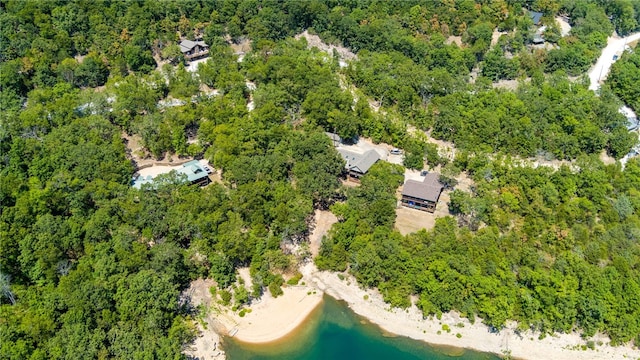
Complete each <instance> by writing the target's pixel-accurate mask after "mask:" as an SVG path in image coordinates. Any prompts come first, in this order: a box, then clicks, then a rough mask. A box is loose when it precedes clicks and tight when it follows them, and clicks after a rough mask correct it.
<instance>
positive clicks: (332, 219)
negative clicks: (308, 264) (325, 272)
mask: <svg viewBox="0 0 640 360" xmlns="http://www.w3.org/2000/svg"><path fill="white" fill-rule="evenodd" d="M337 222H338V218H337V217H336V216H335V215H333V213H332V212H331V211H328V210H316V212H315V214H314V227H313V231H312V232H311V235H309V250H311V256H312V257H316V256H318V252H319V251H320V244H321V243H322V237H323V236H324V235H326V234H327V233H328V232H329V230H330V229H331V226H333V224H335V223H337Z"/></svg>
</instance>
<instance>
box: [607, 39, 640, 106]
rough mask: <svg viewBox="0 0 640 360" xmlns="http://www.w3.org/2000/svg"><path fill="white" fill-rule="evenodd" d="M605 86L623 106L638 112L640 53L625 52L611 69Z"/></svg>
mask: <svg viewBox="0 0 640 360" xmlns="http://www.w3.org/2000/svg"><path fill="white" fill-rule="evenodd" d="M607 84H608V85H609V86H610V87H611V89H612V90H613V92H614V93H615V94H616V95H618V96H619V97H620V99H622V101H624V103H625V104H627V105H628V106H629V107H630V108H632V109H633V110H634V111H635V112H636V113H637V112H640V52H638V51H635V52H633V53H629V52H625V53H624V54H623V55H622V57H621V58H620V59H619V60H618V61H616V62H615V63H614V64H613V66H612V67H611V74H609V77H608V78H607Z"/></svg>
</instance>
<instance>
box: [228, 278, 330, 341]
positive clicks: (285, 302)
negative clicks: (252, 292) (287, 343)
mask: <svg viewBox="0 0 640 360" xmlns="http://www.w3.org/2000/svg"><path fill="white" fill-rule="evenodd" d="M283 291H284V295H282V296H279V297H277V298H273V297H272V296H271V295H270V294H265V295H264V296H263V298H262V300H261V301H260V303H258V304H254V305H252V306H251V310H252V311H251V312H250V313H248V314H246V315H245V316H244V318H240V317H238V320H239V321H238V325H237V326H236V327H235V328H234V329H232V330H231V331H235V334H234V335H233V337H234V338H235V339H237V340H239V341H243V342H249V343H266V342H272V341H275V340H278V339H280V338H282V337H284V336H286V335H288V334H289V333H291V332H292V331H293V330H295V329H296V328H297V327H298V326H300V325H301V324H302V323H303V322H304V321H305V320H306V319H307V317H308V316H309V314H311V312H312V311H313V310H314V309H315V308H316V307H317V306H318V305H320V303H321V302H322V293H321V292H320V291H317V290H315V289H312V288H310V287H307V286H295V287H288V288H284V289H283Z"/></svg>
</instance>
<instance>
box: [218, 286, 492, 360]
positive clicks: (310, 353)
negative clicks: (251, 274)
mask: <svg viewBox="0 0 640 360" xmlns="http://www.w3.org/2000/svg"><path fill="white" fill-rule="evenodd" d="M439 336H452V335H451V334H446V335H445V334H443V335H439ZM224 348H225V350H226V352H227V359H229V360H249V359H251V360H276V359H277V360H288V359H296V360H321V359H322V360H325V359H331V360H343V359H344V360H354V359H366V360H378V359H380V360H382V359H385V360H387V359H393V360H452V359H456V360H498V359H499V357H497V356H495V355H493V354H486V353H479V352H474V351H470V350H464V349H459V348H441V347H433V346H429V345H427V344H426V343H424V342H421V341H415V340H411V339H409V338H405V337H398V336H389V335H388V334H384V333H383V331H382V330H381V329H380V328H379V327H377V326H375V325H372V324H369V323H368V322H366V321H365V319H363V318H362V317H360V316H358V315H356V314H355V313H353V312H352V311H351V310H350V309H349V308H348V307H347V306H346V304H345V303H343V302H338V301H336V300H334V299H333V298H331V297H329V296H325V298H324V301H323V303H322V305H321V306H319V307H318V309H316V311H314V313H313V314H312V315H311V316H310V317H309V319H308V320H307V321H306V322H305V323H304V324H303V325H302V326H301V327H300V328H298V329H297V330H296V331H295V332H294V334H292V335H290V336H288V337H287V338H285V339H282V340H281V341H278V342H274V343H269V344H262V345H251V344H243V343H239V342H235V341H233V339H225V343H224Z"/></svg>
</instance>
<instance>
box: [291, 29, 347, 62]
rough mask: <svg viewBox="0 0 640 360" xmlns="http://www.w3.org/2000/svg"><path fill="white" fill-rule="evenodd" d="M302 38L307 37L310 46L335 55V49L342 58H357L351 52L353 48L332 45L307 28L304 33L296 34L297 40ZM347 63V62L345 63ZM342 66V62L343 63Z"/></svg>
mask: <svg viewBox="0 0 640 360" xmlns="http://www.w3.org/2000/svg"><path fill="white" fill-rule="evenodd" d="M301 38H305V39H307V44H308V46H307V47H308V48H314V47H316V48H318V49H320V50H322V51H324V52H326V53H328V54H329V55H333V52H334V50H335V51H336V52H337V53H338V56H339V57H340V59H342V60H346V61H348V60H353V59H356V58H357V55H356V54H354V53H353V52H351V50H350V49H349V48H346V47H344V46H336V45H330V44H327V43H325V42H324V41H322V39H320V37H319V36H318V35H313V34H309V32H308V31H307V30H305V31H304V32H303V33H301V34H298V35H296V36H295V39H296V40H300V39H301ZM345 65H346V64H345ZM341 66H342V64H341Z"/></svg>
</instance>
